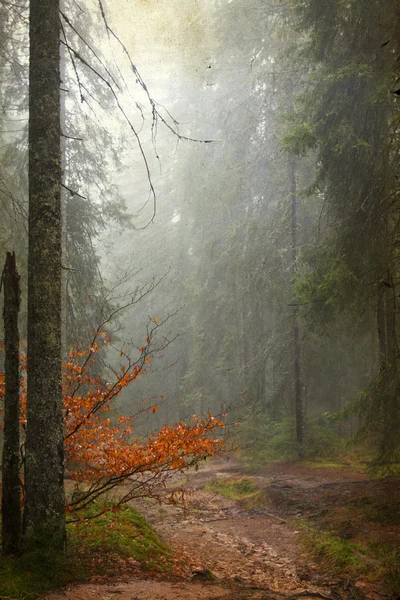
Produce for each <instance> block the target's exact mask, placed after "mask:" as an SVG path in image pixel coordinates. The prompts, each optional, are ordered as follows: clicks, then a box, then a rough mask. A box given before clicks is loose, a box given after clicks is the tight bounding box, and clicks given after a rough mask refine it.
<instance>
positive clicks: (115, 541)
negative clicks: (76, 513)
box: [0, 503, 176, 600]
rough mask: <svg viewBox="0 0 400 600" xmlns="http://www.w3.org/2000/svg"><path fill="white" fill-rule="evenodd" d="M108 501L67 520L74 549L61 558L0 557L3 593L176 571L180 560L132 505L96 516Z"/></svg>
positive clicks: (15, 598)
mask: <svg viewBox="0 0 400 600" xmlns="http://www.w3.org/2000/svg"><path fill="white" fill-rule="evenodd" d="M104 506H106V507H107V508H110V509H111V508H113V505H112V504H111V503H110V504H108V505H104V504H100V503H94V504H93V505H92V506H91V507H90V508H88V509H87V510H86V511H85V512H84V514H83V515H82V521H80V522H79V523H71V524H69V525H67V535H68V552H67V555H66V556H65V557H62V558H60V559H55V557H54V556H53V555H51V554H49V553H47V554H45V553H44V552H43V551H41V552H36V553H35V552H30V553H26V554H23V555H22V556H21V557H2V556H0V598H1V599H3V598H4V599H5V600H33V599H36V600H37V599H38V598H41V597H42V596H43V594H44V593H45V592H47V591H49V590H51V589H56V588H58V587H62V586H65V585H67V584H68V583H71V582H79V581H87V580H96V579H101V578H108V577H114V578H115V577H117V576H118V575H122V574H127V573H129V572H137V570H138V569H144V570H147V571H157V572H163V573H171V572H173V571H174V568H175V566H176V562H175V561H174V557H173V554H172V551H171V550H170V548H169V547H168V546H167V545H166V544H165V543H164V542H163V541H162V540H161V539H160V538H159V537H158V535H157V534H156V532H155V531H154V530H153V529H152V528H151V527H150V525H149V524H148V523H147V522H146V521H145V519H144V518H143V517H142V516H141V515H140V514H139V513H138V512H137V511H136V510H134V509H133V508H131V507H130V506H123V507H122V508H121V510H118V511H117V512H112V511H111V510H110V511H108V512H106V513H104V514H103V515H102V516H100V517H98V518H91V517H93V516H94V515H96V514H97V513H99V512H101V510H102V509H103V507H104Z"/></svg>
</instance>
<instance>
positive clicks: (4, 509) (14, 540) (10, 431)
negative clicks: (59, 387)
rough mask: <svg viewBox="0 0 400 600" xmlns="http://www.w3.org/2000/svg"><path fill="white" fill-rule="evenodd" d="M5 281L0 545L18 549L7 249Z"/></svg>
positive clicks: (13, 316) (15, 367)
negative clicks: (0, 526) (0, 543)
mask: <svg viewBox="0 0 400 600" xmlns="http://www.w3.org/2000/svg"><path fill="white" fill-rule="evenodd" d="M3 285H4V310H3V316H4V355H5V357H4V358H5V360H4V378H5V395H4V444H3V458H2V469H3V474H2V482H3V489H2V498H1V516H2V548H3V553H4V554H15V553H17V552H18V550H19V545H20V536H21V483H20V479H19V464H20V460H19V333H18V312H19V275H18V273H17V270H16V265H15V254H14V253H13V254H11V253H10V252H7V258H6V262H5V265H4V271H3Z"/></svg>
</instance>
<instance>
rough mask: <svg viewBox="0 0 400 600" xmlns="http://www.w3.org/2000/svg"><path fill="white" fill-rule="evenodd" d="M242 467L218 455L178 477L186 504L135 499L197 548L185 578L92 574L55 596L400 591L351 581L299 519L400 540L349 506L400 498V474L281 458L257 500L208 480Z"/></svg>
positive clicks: (379, 594) (398, 530)
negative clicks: (310, 547) (307, 546)
mask: <svg viewBox="0 0 400 600" xmlns="http://www.w3.org/2000/svg"><path fill="white" fill-rule="evenodd" d="M240 475H242V473H241V471H240V467H239V465H238V464H237V463H236V462H235V461H232V460H229V461H228V460H215V461H214V462H211V463H210V464H207V465H205V466H204V468H203V469H201V470H200V471H199V472H193V473H189V474H188V475H187V476H185V478H184V481H183V480H181V481H176V485H177V486H181V485H185V487H186V489H187V490H188V492H189V494H188V507H187V508H186V510H185V511H182V510H181V509H179V508H177V507H174V506H161V507H160V506H159V505H158V504H156V503H153V502H150V501H149V502H143V501H142V502H136V503H134V506H135V507H136V508H138V510H140V512H142V514H144V516H145V517H146V518H147V520H148V521H149V522H150V523H151V524H152V525H153V526H154V528H155V529H156V530H157V532H158V533H159V534H160V535H161V536H162V537H163V538H164V539H165V540H166V541H167V542H168V543H169V544H170V545H171V546H173V547H174V548H175V549H176V550H178V551H180V552H183V554H184V556H185V557H186V558H187V569H186V575H185V577H183V578H182V579H180V580H175V581H172V580H168V579H160V578H149V577H146V576H143V577H140V576H138V578H135V579H130V580H129V581H116V582H109V583H107V584H95V583H91V584H84V585H79V586H75V587H72V588H71V589H68V590H64V591H63V592H62V593H61V592H60V593H59V594H51V595H49V596H48V600H61V598H63V599H65V598H68V599H69V600H89V599H95V598H102V599H103V598H104V599H109V598H115V597H118V598H120V599H121V600H150V599H151V600H184V599H185V600H186V599H187V600H196V599H205V600H206V599H216V598H221V599H222V598H227V599H232V600H233V599H235V600H240V599H242V598H243V599H244V598H246V599H250V598H251V599H253V600H256V599H263V598H265V599H267V598H271V599H272V598H275V599H276V598H280V597H281V596H286V597H292V598H294V597H300V596H301V597H303V598H311V597H320V598H325V597H327V598H332V600H335V599H338V600H339V599H340V598H343V599H353V600H362V599H365V598H369V599H371V600H373V599H382V598H385V599H389V598H397V596H398V594H395V595H393V593H392V594H389V593H388V592H386V593H385V591H383V590H382V589H381V585H380V582H379V581H376V580H375V581H374V580H372V581H371V580H370V579H368V577H364V580H362V579H358V580H356V581H350V580H349V579H348V578H347V577H346V576H345V575H343V574H342V573H339V574H335V575H332V574H329V573H326V572H324V569H323V568H321V565H317V564H315V563H314V562H313V561H312V560H311V559H310V558H309V557H308V556H307V555H306V553H305V550H304V545H303V543H302V539H303V537H304V532H303V531H302V530H301V528H299V526H298V524H296V522H298V521H299V520H300V519H301V520H304V519H305V520H306V521H307V522H309V523H312V524H313V525H314V526H317V527H318V526H322V527H324V528H325V527H329V522H331V523H334V526H335V530H339V531H340V534H341V535H343V537H345V538H346V536H348V537H349V538H351V539H352V540H356V541H358V540H364V539H366V538H368V536H375V537H376V536H377V539H378V540H381V539H386V538H388V539H395V540H400V526H398V525H390V524H385V523H379V524H377V523H376V522H373V521H368V520H366V519H363V518H357V519H352V518H351V517H349V506H350V507H352V510H354V511H355V512H356V513H357V511H358V513H359V516H360V515H361V512H362V510H364V508H365V506H367V507H368V506H369V505H370V503H371V502H372V500H374V502H375V501H376V499H378V500H379V499H383V500H385V499H386V500H387V499H388V498H392V499H393V500H397V501H400V489H399V485H398V480H395V479H384V480H371V479H368V478H367V477H366V475H364V474H362V473H359V472H356V471H352V470H350V469H342V468H310V467H306V466H304V465H296V464H271V465H268V466H267V467H266V468H265V470H264V471H263V472H262V473H258V474H257V475H253V476H249V477H251V478H252V479H253V481H254V482H255V483H257V485H258V486H259V487H260V488H261V489H263V490H264V491H265V493H264V501H263V502H262V503H261V506H258V507H256V508H248V507H246V505H245V504H243V503H240V502H235V501H231V500H228V499H226V498H223V497H222V496H220V495H217V494H213V493H211V492H209V491H207V490H205V489H204V486H205V484H206V483H207V482H209V481H215V480H218V479H219V478H227V477H235V476H240ZM246 477H247V476H246ZM360 499H361V500H360ZM360 511H361V512H360ZM346 527H347V528H348V531H346V530H345V529H346ZM341 528H344V531H343V532H342V530H341Z"/></svg>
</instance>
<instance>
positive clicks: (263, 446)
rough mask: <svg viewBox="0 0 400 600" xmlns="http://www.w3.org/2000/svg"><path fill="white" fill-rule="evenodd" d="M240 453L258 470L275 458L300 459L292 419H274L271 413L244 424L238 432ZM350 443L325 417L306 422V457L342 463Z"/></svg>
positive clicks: (310, 459)
mask: <svg viewBox="0 0 400 600" xmlns="http://www.w3.org/2000/svg"><path fill="white" fill-rule="evenodd" d="M239 439H240V443H241V445H242V446H243V447H244V448H246V449H245V450H243V451H242V452H241V455H242V458H243V459H244V462H245V464H246V466H248V467H249V468H252V469H257V468H260V467H263V466H265V464H266V463H267V462H272V461H290V460H296V459H297V439H296V427H295V423H294V420H293V419H292V418H286V419H283V420H281V421H275V420H273V419H271V418H270V417H268V416H265V418H264V419H263V420H261V421H260V419H257V421H256V422H254V423H252V422H249V421H247V422H246V423H244V424H242V426H241V431H240V432H239ZM346 449H347V442H346V440H345V439H344V438H342V437H341V436H340V435H338V433H336V431H335V429H334V425H332V424H330V423H329V422H328V421H327V420H326V419H323V418H322V417H321V418H320V419H313V420H311V419H310V420H309V421H308V423H307V442H306V448H305V459H306V460H308V461H315V460H317V461H319V462H326V463H331V464H335V466H336V465H337V464H339V463H341V462H342V457H343V456H344V455H345V454H346Z"/></svg>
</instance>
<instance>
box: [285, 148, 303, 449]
mask: <svg viewBox="0 0 400 600" xmlns="http://www.w3.org/2000/svg"><path fill="white" fill-rule="evenodd" d="M288 166H289V186H290V204H291V238H292V260H291V271H292V285H293V284H294V280H295V276H296V268H297V266H296V265H297V255H298V240H297V182H296V164H295V159H294V158H293V157H289V165H288ZM297 311H298V309H297V306H294V307H293V325H292V336H293V358H294V365H293V369H294V401H295V410H296V439H297V455H298V457H299V458H300V459H302V458H303V457H304V443H305V422H304V399H303V394H302V387H301V362H300V361H301V349H300V336H299V323H298V318H297Z"/></svg>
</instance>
